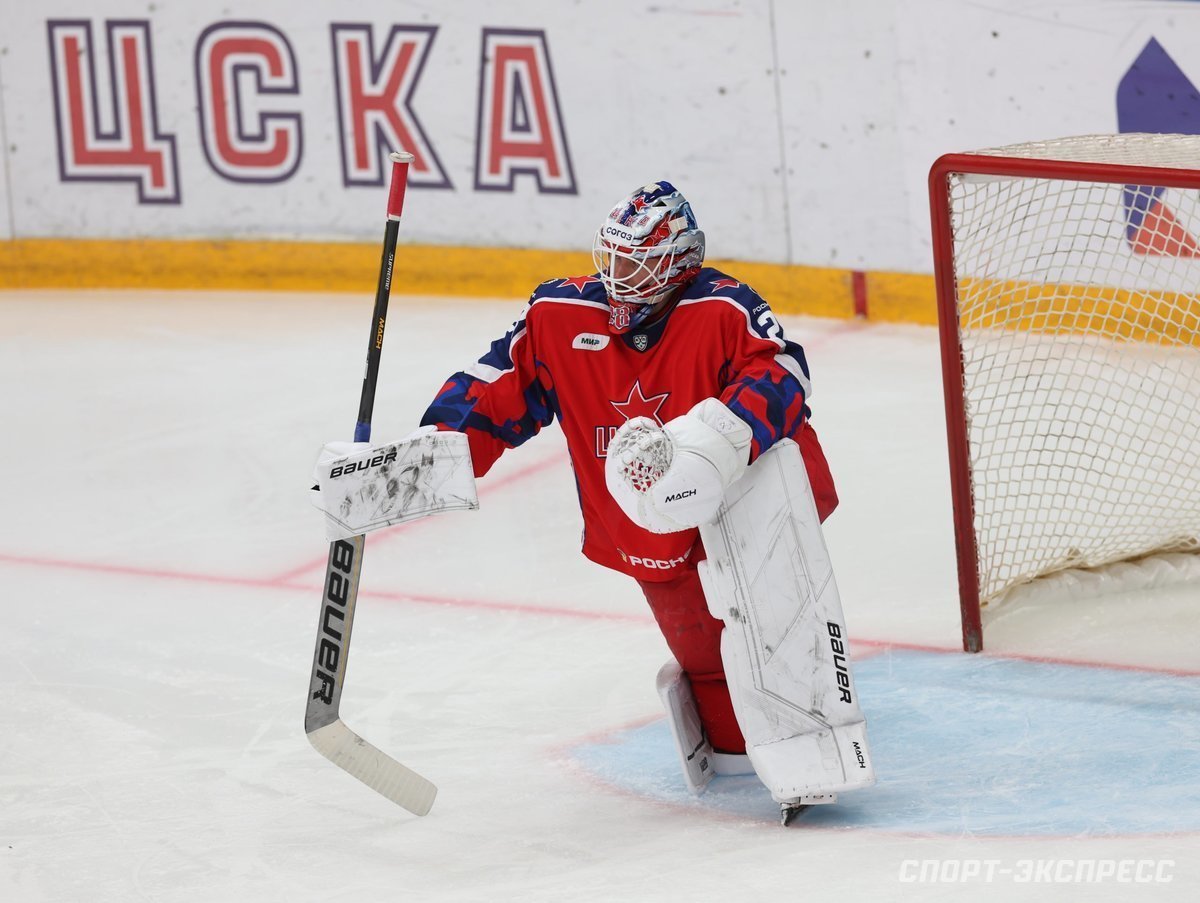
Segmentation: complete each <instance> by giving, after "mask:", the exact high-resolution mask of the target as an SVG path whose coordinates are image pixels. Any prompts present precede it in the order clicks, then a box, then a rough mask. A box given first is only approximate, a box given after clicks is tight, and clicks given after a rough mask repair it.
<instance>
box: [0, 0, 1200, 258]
mask: <svg viewBox="0 0 1200 903" xmlns="http://www.w3.org/2000/svg"><path fill="white" fill-rule="evenodd" d="M0 9H2V12H3V21H4V26H5V27H4V34H3V36H2V37H0V43H2V46H3V49H4V53H3V54H0V79H2V90H3V101H4V118H5V122H4V127H5V132H6V134H7V141H6V142H5V146H4V149H3V153H4V156H5V160H6V163H7V166H8V169H9V173H10V182H11V185H12V187H13V190H12V193H11V195H10V196H9V197H8V198H7V199H5V198H3V196H2V195H0V202H5V207H6V209H5V210H4V216H2V217H0V236H4V235H6V234H7V232H8V226H7V224H6V221H7V220H9V219H11V220H12V222H13V226H14V228H13V232H14V234H15V235H16V236H17V237H47V236H60V235H80V236H87V237H126V236H149V237H161V236H178V237H308V238H313V237H334V238H344V239H361V240H367V239H370V238H373V236H374V231H375V227H374V226H373V225H372V224H373V223H375V222H376V221H377V220H378V218H379V217H378V212H379V211H378V206H379V204H378V191H377V190H372V189H371V188H369V187H359V186H357V185H350V186H347V184H345V178H344V175H343V172H342V150H341V146H342V140H341V138H340V135H341V134H342V130H341V126H340V125H339V120H338V109H339V106H338V103H339V101H338V97H337V95H336V92H335V77H334V71H333V64H332V61H333V58H334V53H333V40H332V37H333V36H332V27H333V26H334V25H335V24H338V25H343V26H344V25H360V26H364V27H369V28H370V29H371V33H372V36H373V39H374V41H375V45H374V50H375V52H376V54H377V55H379V54H381V53H382V45H383V44H384V42H385V39H386V38H387V36H388V34H389V33H390V29H391V28H392V26H394V25H401V26H404V27H405V28H407V29H410V31H409V32H407V33H408V34H415V33H416V32H415V31H411V30H413V29H426V30H427V32H428V30H429V29H436V33H435V34H434V36H433V39H432V43H431V44H429V46H428V48H427V50H428V52H427V54H426V55H425V56H424V61H423V64H422V65H420V67H419V76H417V77H415V78H414V81H413V83H412V84H411V85H410V86H409V87H410V88H411V92H410V94H409V95H408V96H409V107H410V109H411V111H412V115H413V116H414V117H415V120H416V121H417V122H418V123H419V125H420V128H421V131H422V132H423V133H424V134H425V137H426V139H427V141H428V144H429V146H430V147H431V148H432V149H433V152H434V153H435V155H436V157H437V160H438V161H439V163H440V164H441V166H440V169H441V171H442V175H443V176H444V181H448V182H449V184H450V185H451V186H452V187H450V188H445V187H443V188H431V187H420V186H416V187H414V190H413V191H412V193H411V200H410V201H409V206H408V209H407V211H406V213H407V216H406V219H407V220H408V222H409V223H410V226H409V227H406V230H405V240H410V241H413V242H426V243H447V244H466V245H484V246H497V245H498V246H516V247H537V248H574V247H578V246H579V245H582V244H585V243H586V242H587V241H588V239H589V237H590V235H591V233H592V231H593V230H594V228H595V225H596V223H597V222H598V221H599V219H600V218H601V217H602V215H603V213H604V212H605V211H606V210H607V209H608V207H609V205H611V204H612V203H613V202H614V201H615V200H616V199H617V197H619V196H620V195H622V194H624V193H625V192H627V191H628V190H630V189H631V188H633V187H634V186H635V185H637V184H639V183H641V182H642V181H644V180H649V179H655V178H668V179H671V180H673V181H675V182H676V183H677V184H679V185H680V187H682V188H683V189H684V191H685V193H686V194H687V195H688V196H689V197H690V198H691V199H692V200H693V202H694V205H695V207H696V210H697V213H698V216H699V217H700V221H701V225H702V227H703V228H704V229H705V230H706V231H707V232H708V234H709V240H710V247H713V248H717V249H719V253H720V254H721V255H722V256H727V257H733V258H741V259H747V260H760V261H769V262H791V263H806V264H815V265H832V266H844V267H852V268H870V269H897V270H903V271H913V272H924V271H928V270H929V252H928V243H929V242H928V214H927V204H928V202H927V197H926V191H925V176H926V173H927V172H928V168H929V165H930V164H931V163H932V161H933V160H934V159H935V158H936V157H937V156H938V155H939V154H942V153H945V152H948V151H955V150H968V149H973V148H978V147H989V146H996V145H1001V144H1008V143H1012V142H1017V141H1024V140H1031V139H1036V138H1046V137H1052V136H1058V135H1065V134H1086V133H1097V132H1113V131H1116V130H1118V128H1119V127H1120V123H1119V121H1118V115H1117V111H1118V108H1117V100H1116V96H1117V91H1118V87H1119V85H1120V84H1121V82H1122V79H1123V78H1124V77H1125V76H1126V75H1127V73H1129V72H1130V71H1131V67H1132V66H1133V64H1134V62H1135V60H1137V59H1139V54H1141V53H1142V52H1143V51H1144V49H1145V48H1146V47H1147V46H1148V44H1149V42H1150V41H1151V40H1154V41H1157V42H1158V43H1159V45H1161V47H1162V49H1163V50H1164V51H1165V53H1166V54H1167V55H1169V57H1170V59H1171V60H1172V61H1173V65H1174V66H1176V67H1177V68H1178V70H1179V73H1180V77H1182V78H1183V79H1184V80H1185V81H1186V82H1191V81H1192V80H1193V79H1200V4H1195V3H1192V2H1179V0H1174V2H1172V0H1144V2H1139V3H1129V2H1125V0H1093V2H1089V3H1078V2H1066V0H1057V2H1049V3H1047V2H1041V0H1005V2H1003V3H998V4H965V3H961V2H958V0H913V2H909V3H904V4H896V3H893V2H891V0H858V2H855V3H816V2H804V3H781V2H770V0H743V2H727V3H718V4H713V3H707V2H700V0H685V2H683V3H678V4H671V5H666V6H664V5H658V6H646V5H645V4H640V3H634V2H631V0H615V2H612V3H606V4H603V5H600V4H594V5H592V4H582V5H581V4H566V3H561V4H559V3H544V2H537V0H512V2H510V3H506V4H504V5H503V7H497V6H496V5H495V4H492V3H485V2H482V0H464V2H460V3H453V4H433V3H393V2H387V0H363V2H360V3H356V4H354V6H353V8H352V11H344V10H340V9H337V8H334V7H329V6H327V5H323V4H296V3H288V2H284V0H254V2H252V3H248V4H245V5H244V6H242V7H239V8H238V9H237V11H236V12H232V11H230V12H226V11H222V10H221V9H220V8H218V7H214V6H211V5H208V4H196V3H186V2H183V0H163V2H159V3H156V4H153V5H152V6H148V5H147V4H145V3H141V2H135V0H97V2H94V3H90V4H87V6H86V8H83V7H80V6H79V4H77V3H68V2H64V0H48V2H45V3H38V4H26V3H18V2H16V0H3V2H2V3H0ZM81 18H82V19H84V20H86V21H87V22H90V23H91V26H92V29H93V36H94V37H95V38H96V41H95V42H94V46H95V55H96V62H97V63H98V69H97V71H98V72H100V74H101V75H100V77H101V81H104V79H106V78H107V76H106V73H107V72H108V68H107V67H108V63H107V59H106V52H105V49H104V41H103V40H102V37H103V34H104V29H105V23H106V22H108V21H116V20H132V21H134V22H144V23H147V28H148V32H149V34H150V39H151V44H152V56H153V63H152V66H151V70H152V75H153V89H154V103H155V107H156V110H157V117H158V118H157V122H158V125H159V128H160V130H161V131H162V132H163V133H164V134H165V135H169V136H171V137H172V138H173V140H174V142H175V151H174V153H175V157H176V162H177V166H178V176H179V179H178V188H179V190H178V196H179V202H178V203H160V204H140V203H139V202H138V197H137V190H136V187H135V186H134V185H133V184H131V183H128V182H125V183H103V182H63V181H62V179H61V176H60V172H59V166H60V163H59V158H60V157H61V148H60V147H59V144H60V135H59V133H58V130H56V125H55V122H56V117H55V105H54V102H53V96H54V91H53V87H54V83H53V79H52V77H51V65H50V58H51V53H50V49H49V46H50V45H49V41H48V23H49V22H52V21H53V22H59V23H62V22H69V21H77V20H81ZM231 21H249V22H252V23H260V24H261V25H265V26H270V28H271V29H273V30H274V32H277V33H278V34H279V35H281V36H282V37H283V39H284V40H285V41H286V45H287V47H289V48H290V50H291V52H292V54H293V55H294V57H295V65H296V73H295V80H296V81H297V82H298V87H297V88H296V90H295V92H293V93H282V94H259V93H257V92H256V91H255V90H254V85H253V78H252V76H251V75H248V74H245V73H243V75H242V76H240V78H241V81H240V82H239V83H238V84H239V86H240V88H239V90H240V91H241V92H242V93H240V94H239V95H238V97H239V98H241V99H243V100H244V104H243V106H242V107H240V108H239V109H240V110H241V112H242V115H243V117H244V122H243V125H244V126H245V128H246V129H247V130H249V131H253V128H254V127H256V124H257V122H258V119H257V117H258V115H259V114H278V115H285V116H287V115H298V116H299V117H300V120H299V122H300V132H301V142H302V148H301V152H300V155H299V160H298V163H297V165H296V166H295V168H294V171H292V172H291V173H290V174H289V175H287V177H286V178H285V179H283V180H282V181H278V182H269V183H263V182H257V183H254V182H245V181H232V180H231V179H230V178H228V177H227V176H226V175H222V174H220V172H219V171H218V167H217V166H215V165H214V164H213V163H212V162H211V160H210V156H211V155H209V154H206V150H205V147H204V145H203V143H202V139H201V131H202V122H201V117H200V115H199V113H198V112H197V109H198V106H199V104H200V100H199V95H198V84H199V83H200V81H201V79H199V77H198V70H197V49H198V47H199V46H200V44H201V37H202V35H204V34H205V33H206V32H208V30H209V29H211V28H212V27H214V26H217V25H220V24H222V23H224V24H226V25H227V24H229V22H231ZM485 29H490V30H497V29H498V30H502V31H506V32H510V33H516V32H523V33H534V34H535V35H541V39H542V40H544V46H545V48H546V51H547V54H548V64H547V70H546V72H547V73H548V75H547V78H548V79H552V81H553V85H554V92H553V98H556V99H557V102H558V103H557V107H556V111H557V112H556V113H555V116H554V117H553V118H554V121H555V122H557V123H558V126H559V127H560V128H561V132H562V135H563V136H565V137H564V141H565V147H564V149H563V154H562V162H563V163H564V164H569V169H570V173H569V178H568V177H567V174H566V173H561V174H560V179H559V182H558V183H557V187H555V185H552V184H542V185H539V183H538V181H537V180H536V179H535V178H534V177H533V176H531V175H517V176H515V177H514V179H513V181H512V185H511V190H504V189H500V190H497V189H496V188H495V186H494V185H493V186H490V187H485V188H480V187H478V186H479V185H480V184H484V183H486V182H487V179H486V178H481V176H480V173H479V168H478V167H477V154H478V153H479V150H480V144H481V141H480V134H481V132H482V131H483V129H482V128H481V124H480V112H481V106H486V105H484V104H481V97H482V96H483V94H482V92H481V72H482V69H483V67H482V64H481V55H482V48H483V37H484V31H485ZM104 86H105V87H107V82H105V83H104ZM1179 93H1180V94H1182V95H1188V93H1189V92H1188V90H1187V88H1186V86H1184V87H1183V88H1181V90H1180V92H1179ZM107 96H108V95H107V94H106V93H105V90H103V89H102V90H101V91H100V97H101V102H100V104H99V107H100V109H99V112H98V117H99V125H100V127H101V128H104V127H105V126H109V127H111V125H112V122H111V120H112V113H111V111H110V110H108V108H107V104H106V102H105V101H104V98H105V97H107ZM546 96H547V97H550V95H546ZM553 98H552V99H553ZM527 99H528V98H527ZM206 109H207V107H206ZM530 109H532V107H531V108H530ZM1186 109H1187V110H1190V109H1191V108H1190V107H1188V108H1186ZM1185 112H1186V110H1185ZM1198 115H1200V114H1198ZM1164 116H1165V114H1164ZM520 120H521V117H520V116H518V117H517V119H515V120H513V121H514V122H516V123H517V125H520V124H521V121H520ZM1168 120H1169V117H1167V118H1163V119H1161V120H1154V121H1150V123H1149V130H1169V128H1170V127H1171V126H1172V125H1173V126H1175V127H1176V128H1186V127H1188V126H1187V123H1188V122H1192V121H1196V116H1195V115H1193V116H1192V117H1191V118H1190V119H1189V118H1187V117H1183V118H1178V117H1177V118H1175V119H1170V120H1169V121H1168ZM1156 122H1157V123H1158V126H1156V124H1155V123H1156ZM527 124H528V123H527V122H526V125H527ZM1159 126H1161V127H1159ZM485 168H486V167H485ZM542 189H545V190H544V191H543V190H542ZM572 189H573V190H572ZM532 199H537V201H538V202H537V203H536V205H535V207H534V208H531V205H530V201H531V200H532ZM530 209H536V214H535V215H532V216H531V215H528V214H527V213H526V211H529V210H530Z"/></svg>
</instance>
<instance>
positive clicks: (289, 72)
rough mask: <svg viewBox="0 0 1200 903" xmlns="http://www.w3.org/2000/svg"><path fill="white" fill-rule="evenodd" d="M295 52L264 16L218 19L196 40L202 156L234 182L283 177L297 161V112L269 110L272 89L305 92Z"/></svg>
mask: <svg viewBox="0 0 1200 903" xmlns="http://www.w3.org/2000/svg"><path fill="white" fill-rule="evenodd" d="M299 84H300V83H299V76H298V74H297V71H296V56H295V54H294V53H293V52H292V47H291V45H290V44H289V43H288V40H287V38H285V37H284V36H283V33H282V32H280V31H279V29H277V28H275V27H274V26H271V25H267V24H266V23H263V22H218V23H217V24H216V25H210V26H209V27H208V28H206V29H204V31H203V32H202V33H201V35H200V40H199V41H198V42H197V44H196V95H197V99H198V101H199V105H200V138H201V143H202V145H203V147H204V155H205V156H206V157H207V158H208V163H209V165H210V166H211V167H212V168H213V169H214V170H216V172H217V173H218V174H220V175H222V176H224V177H225V178H227V179H229V180H231V181H234V182H282V181H284V180H285V179H287V178H289V177H291V175H292V173H294V172H295V171H296V168H297V167H298V166H299V165H300V155H301V133H300V114H299V113H284V112H278V111H276V112H268V111H267V110H265V109H263V107H262V101H263V98H264V97H265V96H267V95H288V94H291V95H295V94H298V93H299V91H300V87H299Z"/></svg>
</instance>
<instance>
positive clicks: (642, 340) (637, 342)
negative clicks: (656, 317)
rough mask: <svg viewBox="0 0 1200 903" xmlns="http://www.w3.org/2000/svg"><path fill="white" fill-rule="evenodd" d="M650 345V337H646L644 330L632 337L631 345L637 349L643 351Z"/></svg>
mask: <svg viewBox="0 0 1200 903" xmlns="http://www.w3.org/2000/svg"><path fill="white" fill-rule="evenodd" d="M649 345H650V339H649V338H647V337H646V334H645V333H644V332H639V333H638V334H637V335H635V336H634V337H633V347H634V348H636V349H637V350H638V351H645V350H646V348H647V347H648V346H649Z"/></svg>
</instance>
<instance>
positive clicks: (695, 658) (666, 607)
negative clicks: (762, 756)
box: [638, 423, 838, 753]
mask: <svg viewBox="0 0 1200 903" xmlns="http://www.w3.org/2000/svg"><path fill="white" fill-rule="evenodd" d="M794 438H795V440H796V442H797V444H799V446H800V451H801V453H802V454H803V456H804V463H805V465H806V467H805V469H806V470H807V471H808V479H809V482H810V483H811V484H812V489H813V497H814V499H815V500H816V503H817V513H818V515H820V518H821V520H822V521H824V520H825V518H827V517H828V516H829V515H830V514H831V513H832V512H833V509H834V508H836V507H837V503H838V499H837V493H836V491H835V490H834V486H833V477H832V476H831V475H830V473H829V464H828V463H827V462H826V460H825V454H824V452H822V451H821V446H820V443H819V442H818V441H817V434H816V433H815V432H813V429H812V427H810V426H809V425H808V424H807V423H805V424H804V426H802V427H801V428H800V430H799V431H798V433H797V435H796V436H795V437H794ZM704 557H705V556H704V547H703V546H702V545H701V544H700V541H699V540H698V539H697V540H696V547H695V549H694V551H693V552H692V554H691V555H690V556H688V562H687V564H686V565H684V568H685V569H684V571H683V573H681V574H679V575H677V576H676V577H674V578H673V579H671V580H668V581H666V582H660V583H656V582H651V581H648V580H639V581H638V583H639V585H640V586H641V587H642V593H643V594H644V595H645V596H646V601H647V602H648V603H649V604H650V610H651V611H652V612H653V613H654V619H655V620H656V621H657V622H658V627H659V629H660V630H661V631H662V634H663V637H664V638H665V639H666V641H667V646H668V648H670V650H671V654H672V655H674V656H675V660H676V661H677V662H679V666H680V667H681V668H682V669H683V671H684V673H685V674H687V676H688V679H689V680H690V681H691V684H692V693H693V694H694V695H695V697H696V708H697V709H698V710H699V712H700V723H701V724H702V725H703V726H704V730H705V733H707V734H708V739H709V742H710V743H712V745H713V749H715V750H717V751H718V752H726V753H744V752H745V751H746V741H745V740H744V739H743V737H742V731H741V728H739V727H738V723H737V718H736V717H735V716H734V714H733V703H732V701H731V700H730V698H729V686H728V684H726V682H725V667H724V665H723V663H722V662H721V631H722V630H723V629H724V628H725V624H724V622H723V621H721V620H718V619H717V618H714V617H713V616H712V615H711V614H709V613H708V603H707V602H706V601H705V599H704V590H703V588H702V587H701V586H700V575H699V574H697V573H696V565H697V564H698V563H699V562H701V561H703V560H704Z"/></svg>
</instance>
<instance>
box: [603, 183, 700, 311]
mask: <svg viewBox="0 0 1200 903" xmlns="http://www.w3.org/2000/svg"><path fill="white" fill-rule="evenodd" d="M592 260H593V262H594V263H595V265H596V270H597V272H598V273H599V275H600V281H601V282H602V283H604V290H605V291H606V292H607V293H608V303H609V308H610V313H609V318H608V328H609V331H610V332H613V333H618V334H619V333H622V332H628V331H629V330H630V329H633V328H635V327H636V326H638V325H639V324H641V323H642V322H643V321H645V320H646V318H647V317H649V316H650V315H651V314H652V313H653V312H654V310H655V308H656V307H657V306H658V305H660V304H662V303H663V302H664V301H667V300H668V299H669V298H670V297H671V295H672V293H673V292H674V290H675V288H676V287H677V286H680V285H686V284H687V283H688V282H691V281H692V280H693V279H695V278H696V274H697V273H699V272H700V266H701V264H703V263H704V233H703V232H701V231H700V230H699V229H698V228H697V227H696V217H695V215H694V214H693V213H692V206H691V204H689V203H688V202H687V199H686V198H684V196H683V195H682V194H680V193H679V191H678V190H677V189H676V188H675V186H674V185H672V184H671V183H670V182H651V183H650V184H649V185H645V186H643V187H642V188H639V189H638V190H637V191H635V192H634V193H633V194H631V195H630V196H629V197H627V198H625V199H624V200H623V201H621V203H619V204H617V206H616V207H614V208H613V209H612V211H611V212H609V214H608V218H607V219H606V220H605V221H604V223H603V225H601V226H600V229H599V230H598V231H597V232H596V239H595V241H594V242H593V244H592Z"/></svg>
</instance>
